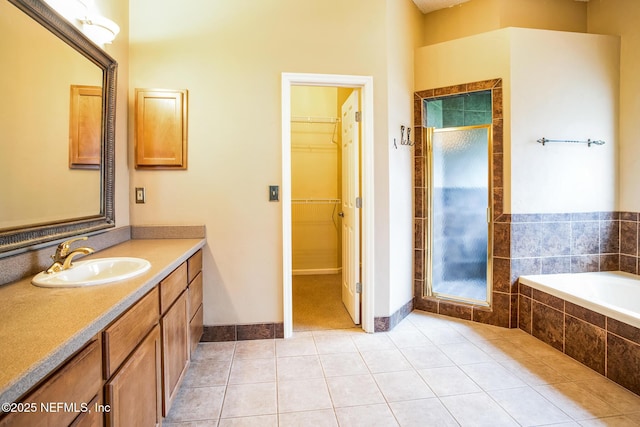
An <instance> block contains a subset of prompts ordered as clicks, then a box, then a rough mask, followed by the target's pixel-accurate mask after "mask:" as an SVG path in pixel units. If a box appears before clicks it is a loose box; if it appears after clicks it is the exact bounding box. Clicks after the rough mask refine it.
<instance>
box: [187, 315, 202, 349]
mask: <svg viewBox="0 0 640 427" xmlns="http://www.w3.org/2000/svg"><path fill="white" fill-rule="evenodd" d="M203 315H204V312H203V311H202V304H200V307H198V309H197V310H196V313H195V314H194V315H193V318H192V319H191V322H189V346H190V349H189V354H193V352H194V351H196V347H198V343H199V342H200V338H202V332H203V331H204V326H203V324H204V322H203V320H204V318H203Z"/></svg>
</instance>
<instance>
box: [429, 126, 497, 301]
mask: <svg viewBox="0 0 640 427" xmlns="http://www.w3.org/2000/svg"><path fill="white" fill-rule="evenodd" d="M490 129H491V126H487V125H483V126H466V127H458V128H444V129H433V128H430V129H429V136H430V137H429V139H428V148H429V158H428V161H429V165H428V170H429V172H430V173H429V182H428V186H429V234H428V235H429V250H428V251H427V253H428V255H427V265H428V268H429V272H428V273H429V274H428V282H429V284H428V285H429V286H428V288H429V289H428V294H430V295H434V296H438V297H442V298H449V299H454V300H458V301H463V302H470V303H474V304H484V305H488V304H490V302H491V301H490V295H491V265H490V259H491V257H490V255H491V253H490V248H491V239H490V236H491V221H490V218H491V211H490V206H491V192H490V191H491V185H490V183H491V167H490V165H491V163H490V159H491V153H490V147H491V144H490V135H491V133H490Z"/></svg>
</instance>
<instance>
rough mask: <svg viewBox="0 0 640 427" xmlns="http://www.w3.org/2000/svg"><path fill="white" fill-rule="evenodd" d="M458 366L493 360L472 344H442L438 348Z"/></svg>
mask: <svg viewBox="0 0 640 427" xmlns="http://www.w3.org/2000/svg"><path fill="white" fill-rule="evenodd" d="M438 347H439V348H440V350H442V352H443V353H444V354H446V355H447V357H448V358H449V359H451V360H452V361H453V362H454V363H455V364H456V365H466V364H470V363H482V362H491V361H493V359H492V358H491V356H489V355H488V354H487V353H485V352H484V351H482V350H480V348H478V346H476V345H475V344H472V343H470V342H466V343H454V344H442V345H439V346H438Z"/></svg>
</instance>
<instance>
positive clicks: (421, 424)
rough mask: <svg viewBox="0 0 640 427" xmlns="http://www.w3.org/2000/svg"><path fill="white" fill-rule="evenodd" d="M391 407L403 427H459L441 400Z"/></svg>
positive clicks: (425, 400)
mask: <svg viewBox="0 0 640 427" xmlns="http://www.w3.org/2000/svg"><path fill="white" fill-rule="evenodd" d="M389 406H390V407H391V410H392V411H393V414H394V415H395V417H396V420H398V422H399V423H400V425H401V426H402V427H425V426H438V427H458V426H459V424H458V423H457V422H456V420H455V419H454V418H453V416H451V414H450V413H449V411H448V410H447V409H446V408H445V407H444V405H443V404H442V403H441V402H440V400H439V399H419V400H409V401H405V402H391V403H389Z"/></svg>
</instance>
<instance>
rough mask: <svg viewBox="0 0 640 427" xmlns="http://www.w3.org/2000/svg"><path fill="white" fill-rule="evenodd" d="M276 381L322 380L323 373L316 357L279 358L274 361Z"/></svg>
mask: <svg viewBox="0 0 640 427" xmlns="http://www.w3.org/2000/svg"><path fill="white" fill-rule="evenodd" d="M276 363H277V365H276V371H277V372H276V375H277V377H278V381H287V380H306V379H312V378H323V377H324V373H323V371H322V366H321V365H320V358H319V357H318V356H315V355H314V356H292V357H279V358H278V359H277V360H276Z"/></svg>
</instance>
